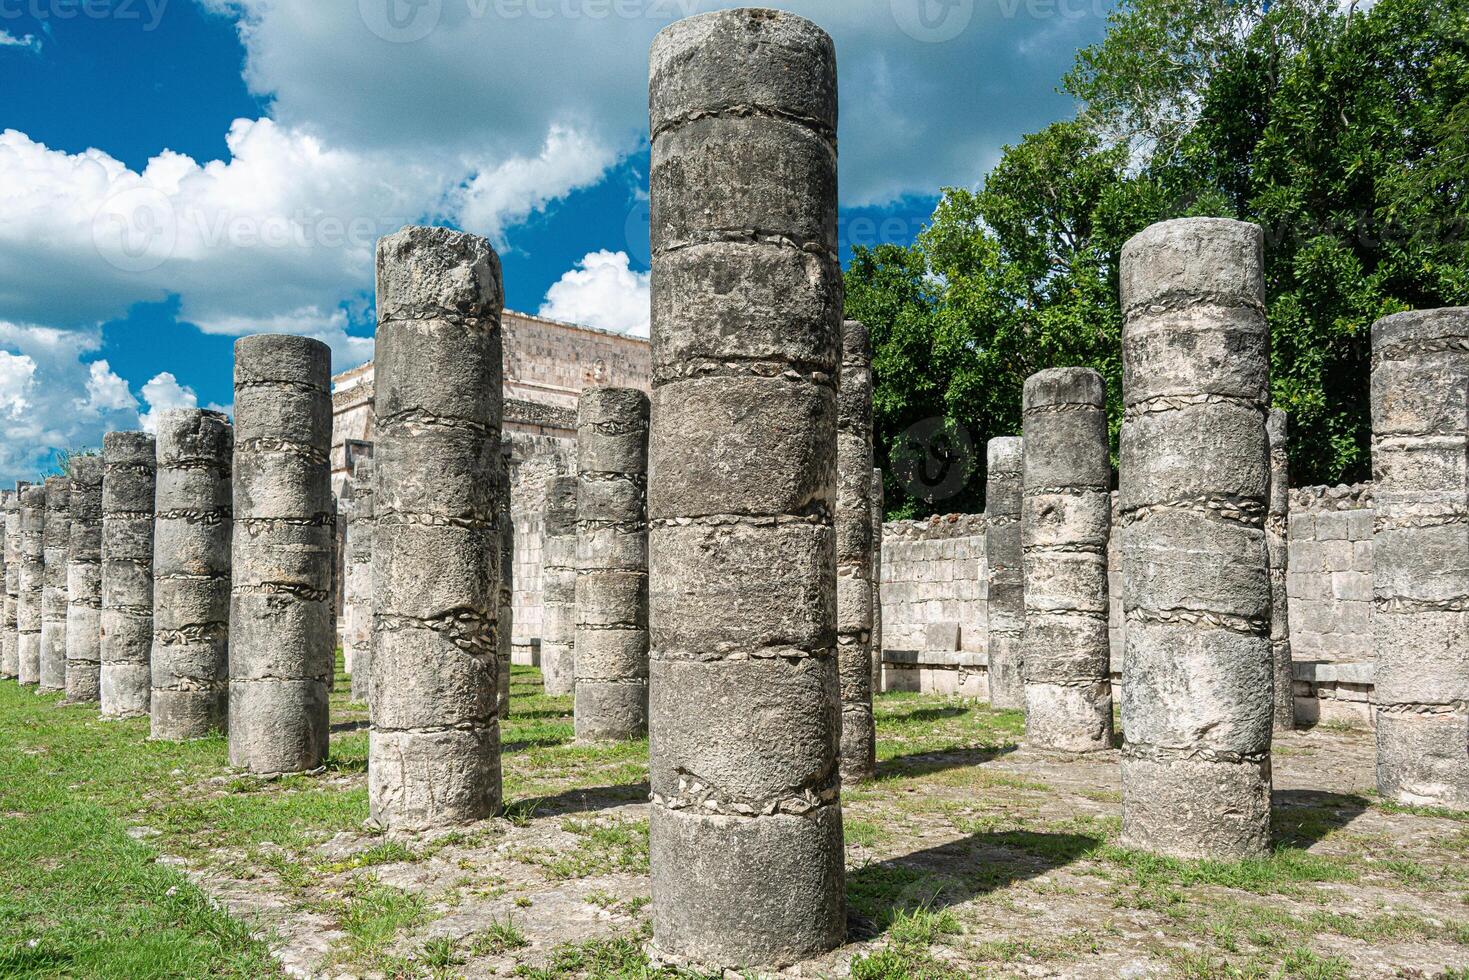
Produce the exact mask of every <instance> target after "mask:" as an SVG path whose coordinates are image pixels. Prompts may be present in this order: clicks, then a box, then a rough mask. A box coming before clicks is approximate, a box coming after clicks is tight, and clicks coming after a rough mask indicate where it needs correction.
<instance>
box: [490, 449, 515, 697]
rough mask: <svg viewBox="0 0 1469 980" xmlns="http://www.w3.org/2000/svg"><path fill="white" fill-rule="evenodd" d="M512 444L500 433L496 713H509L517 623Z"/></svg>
mask: <svg viewBox="0 0 1469 980" xmlns="http://www.w3.org/2000/svg"><path fill="white" fill-rule="evenodd" d="M512 455H513V454H512V446H511V443H510V436H509V435H508V434H506V433H502V434H501V436H500V482H499V483H498V484H497V485H496V488H495V490H496V494H495V520H496V522H497V526H498V527H499V528H500V589H499V595H498V596H497V597H496V602H495V654H496V657H497V658H498V660H499V670H498V671H497V672H496V675H495V679H496V682H497V686H498V688H499V692H498V695H497V697H496V699H495V700H496V710H495V714H496V715H498V716H499V717H501V718H509V717H510V654H511V653H512V652H513V651H514V646H515V645H514V643H513V642H512V640H513V639H514V637H513V632H514V626H515V520H514V518H513V517H512V516H511V506H510V478H511V472H512V469H511V459H512Z"/></svg>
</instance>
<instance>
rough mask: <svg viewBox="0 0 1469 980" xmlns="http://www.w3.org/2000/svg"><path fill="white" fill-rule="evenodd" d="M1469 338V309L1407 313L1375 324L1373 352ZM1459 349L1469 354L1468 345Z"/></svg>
mask: <svg viewBox="0 0 1469 980" xmlns="http://www.w3.org/2000/svg"><path fill="white" fill-rule="evenodd" d="M1451 338H1453V339H1460V340H1464V339H1469V306H1446V307H1443V308H1441V309H1436V310H1408V311H1407V312H1405V313H1394V314H1393V315H1392V316H1385V317H1383V318H1382V319H1380V320H1378V321H1377V322H1376V323H1374V324H1372V349H1373V350H1374V351H1380V350H1384V349H1386V348H1388V347H1393V346H1396V345H1397V344H1401V343H1406V342H1409V341H1433V340H1445V339H1451ZM1459 349H1461V350H1463V351H1464V352H1466V353H1469V345H1460V346H1459Z"/></svg>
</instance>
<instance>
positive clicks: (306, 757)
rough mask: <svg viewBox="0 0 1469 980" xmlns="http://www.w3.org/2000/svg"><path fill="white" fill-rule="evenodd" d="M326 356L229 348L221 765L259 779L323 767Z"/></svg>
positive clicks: (328, 556)
mask: <svg viewBox="0 0 1469 980" xmlns="http://www.w3.org/2000/svg"><path fill="white" fill-rule="evenodd" d="M330 390H331V351H330V350H329V349H328V348H327V346H326V345H325V344H323V343H322V342H321V341H319V340H312V339H310V338H307V337H295V336H286V335H280V334H263V335H259V336H254V337H242V338H241V339H239V340H237V341H236V342H235V454H234V461H233V464H232V466H233V475H234V482H233V501H234V519H235V524H234V531H233V535H232V548H231V571H232V574H233V585H232V587H231V591H230V636H229V661H230V692H229V741H230V765H232V766H235V767H236V768H240V769H248V770H250V771H251V772H254V773H257V774H261V775H273V774H278V773H290V772H307V771H310V770H313V769H317V768H319V767H320V766H321V765H322V763H323V762H324V761H325V759H326V754H327V742H328V738H329V734H330V719H329V706H328V697H329V693H330V690H331V683H332V674H333V668H334V664H333V656H334V650H335V646H336V623H335V619H336V617H335V615H334V614H333V613H334V610H333V609H332V601H333V600H332V555H333V550H334V546H333V543H332V538H333V535H334V527H333V525H334V522H335V511H334V508H333V506H332V492H331V479H330V477H331V474H330V470H329V468H328V463H327V451H328V447H330V445H331V435H332V408H331V395H330Z"/></svg>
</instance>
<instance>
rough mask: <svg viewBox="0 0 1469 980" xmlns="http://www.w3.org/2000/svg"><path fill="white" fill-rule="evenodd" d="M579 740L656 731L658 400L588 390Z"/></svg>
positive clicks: (583, 413) (582, 439)
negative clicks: (653, 502)
mask: <svg viewBox="0 0 1469 980" xmlns="http://www.w3.org/2000/svg"><path fill="white" fill-rule="evenodd" d="M576 432H577V439H576V445H577V502H576V535H577V542H576V569H577V570H576V737H577V738H578V739H587V740H596V739H626V738H641V737H642V736H643V735H645V734H646V733H647V731H648V516H647V515H648V510H647V491H648V396H647V395H645V394H644V393H643V392H641V391H639V390H638V389H636V388H588V389H587V390H585V391H583V392H582V395H581V405H580V407H579V408H578V410H577V428H576Z"/></svg>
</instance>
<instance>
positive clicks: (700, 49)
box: [648, 10, 846, 966]
mask: <svg viewBox="0 0 1469 980" xmlns="http://www.w3.org/2000/svg"><path fill="white" fill-rule="evenodd" d="M651 62H652V64H651V76H652V84H651V93H650V100H649V101H650V107H651V129H650V131H651V132H652V134H653V151H652V158H653V166H652V254H653V273H652V276H653V289H652V292H653V301H652V312H653V331H652V334H653V351H652V353H653V407H652V431H651V436H650V447H649V473H650V484H649V497H648V503H649V513H648V517H649V546H650V551H649V554H650V560H651V567H650V573H651V579H650V596H651V604H650V621H649V622H650V643H651V653H650V660H651V662H650V667H651V670H650V699H651V710H650V728H651V745H652V765H651V779H652V802H653V806H652V815H651V820H650V823H651V835H652V836H651V864H652V877H653V942H654V944H655V946H656V947H657V948H658V950H660V951H661V952H663V953H665V954H668V955H671V956H673V957H681V958H686V959H691V960H695V961H701V962H708V963H716V964H719V965H722V966H741V965H753V964H781V963H788V962H791V961H794V960H798V959H802V958H805V957H808V956H811V955H814V954H818V953H821V952H823V951H826V950H829V949H831V948H833V947H835V946H836V945H838V944H839V943H840V942H841V941H842V937H843V931H844V927H845V920H846V910H845V902H844V897H843V880H844V868H843V856H842V855H843V847H842V813H841V799H840V785H841V782H840V778H841V777H840V775H839V773H838V754H839V745H840V738H841V701H840V687H839V674H838V666H837V660H836V655H835V647H836V595H835V592H836V576H835V574H834V562H835V554H836V542H835V531H834V528H833V511H834V508H835V506H836V486H835V484H836V441H837V440H836V430H837V407H836V375H837V371H838V368H839V358H840V349H841V308H842V303H841V296H842V284H841V269H840V266H839V264H838V261H837V253H836V160H837V157H836V141H835V134H836V108H837V106H836V55H835V51H834V48H833V45H832V42H831V39H830V38H829V37H828V36H827V35H826V34H825V33H824V32H823V31H821V30H820V29H819V28H818V27H816V26H815V25H814V24H812V23H810V22H809V21H806V20H803V19H802V18H800V17H796V16H793V15H790V14H786V13H782V12H778V11H772V10H728V11H721V12H717V13H709V14H703V15H700V16H697V17H691V18H688V19H686V20H682V21H679V22H678V23H675V24H673V25H671V26H669V27H668V28H666V29H664V30H663V31H662V32H661V33H660V34H659V35H658V37H657V39H656V40H655V41H654V42H653V50H652V57H651ZM776 746H778V747H779V748H778V750H773V747H776Z"/></svg>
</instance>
